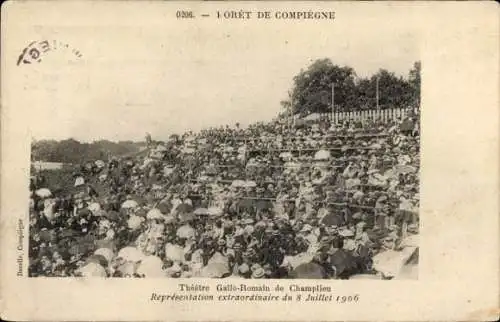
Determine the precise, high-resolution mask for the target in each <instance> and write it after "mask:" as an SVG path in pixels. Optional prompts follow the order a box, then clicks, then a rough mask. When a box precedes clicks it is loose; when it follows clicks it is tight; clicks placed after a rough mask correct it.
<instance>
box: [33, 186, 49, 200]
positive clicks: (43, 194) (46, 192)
mask: <svg viewBox="0 0 500 322" xmlns="http://www.w3.org/2000/svg"><path fill="white" fill-rule="evenodd" d="M35 194H36V195H37V196H39V197H40V198H49V197H50V196H52V192H50V190H49V189H47V188H40V189H38V190H36V191H35Z"/></svg>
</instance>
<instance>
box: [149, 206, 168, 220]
mask: <svg viewBox="0 0 500 322" xmlns="http://www.w3.org/2000/svg"><path fill="white" fill-rule="evenodd" d="M146 218H147V219H164V217H163V214H162V213H161V211H160V210H159V209H157V208H153V209H151V210H150V211H148V213H147V214H146Z"/></svg>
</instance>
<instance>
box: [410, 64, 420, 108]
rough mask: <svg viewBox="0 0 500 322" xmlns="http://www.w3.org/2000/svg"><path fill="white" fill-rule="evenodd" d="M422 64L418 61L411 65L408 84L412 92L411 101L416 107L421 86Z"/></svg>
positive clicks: (418, 103)
mask: <svg viewBox="0 0 500 322" xmlns="http://www.w3.org/2000/svg"><path fill="white" fill-rule="evenodd" d="M421 67H422V64H421V62H420V61H416V62H415V63H413V68H412V69H410V73H409V77H408V78H409V81H408V82H409V83H410V86H411V88H412V91H413V97H412V98H413V100H414V102H415V104H416V105H417V106H420V86H421V81H420V80H421V76H420V71H421Z"/></svg>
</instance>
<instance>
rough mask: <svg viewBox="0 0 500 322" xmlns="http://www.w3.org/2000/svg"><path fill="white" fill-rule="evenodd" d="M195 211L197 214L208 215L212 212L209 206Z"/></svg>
mask: <svg viewBox="0 0 500 322" xmlns="http://www.w3.org/2000/svg"><path fill="white" fill-rule="evenodd" d="M193 213H194V214H195V215H197V216H206V215H209V214H210V213H209V212H208V209H207V208H198V209H196V210H195V211H194V212H193Z"/></svg>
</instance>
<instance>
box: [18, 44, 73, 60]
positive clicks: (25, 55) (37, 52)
mask: <svg viewBox="0 0 500 322" xmlns="http://www.w3.org/2000/svg"><path fill="white" fill-rule="evenodd" d="M63 51H64V52H66V53H67V54H70V55H72V57H74V58H77V59H80V58H81V57H82V53H81V52H80V51H79V50H78V49H76V48H74V47H72V46H70V45H69V44H67V43H64V42H61V41H58V40H41V41H32V42H31V43H29V44H28V46H26V47H25V48H24V49H23V51H22V52H21V54H20V55H19V58H18V59H17V66H20V65H28V64H35V63H41V62H42V60H43V58H45V57H46V56H47V55H50V54H51V53H54V52H63Z"/></svg>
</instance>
